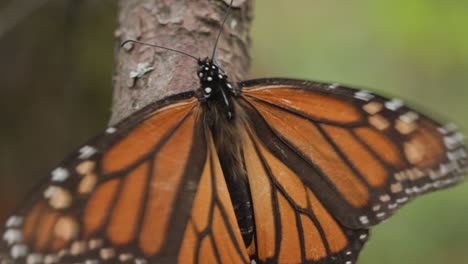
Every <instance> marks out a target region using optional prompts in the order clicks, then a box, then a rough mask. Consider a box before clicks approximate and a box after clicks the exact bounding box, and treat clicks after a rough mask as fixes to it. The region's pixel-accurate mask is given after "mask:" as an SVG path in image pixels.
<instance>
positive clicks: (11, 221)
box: [5, 215, 23, 227]
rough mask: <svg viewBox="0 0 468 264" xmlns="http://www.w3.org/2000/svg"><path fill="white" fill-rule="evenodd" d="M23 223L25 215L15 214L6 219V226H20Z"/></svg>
mask: <svg viewBox="0 0 468 264" xmlns="http://www.w3.org/2000/svg"><path fill="white" fill-rule="evenodd" d="M22 224H23V217H22V216H17V215H13V216H10V217H9V218H8V220H7V221H6V225H5V226H6V227H19V226H20V225H22Z"/></svg>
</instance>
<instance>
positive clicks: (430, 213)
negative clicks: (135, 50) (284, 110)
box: [0, 0, 468, 264]
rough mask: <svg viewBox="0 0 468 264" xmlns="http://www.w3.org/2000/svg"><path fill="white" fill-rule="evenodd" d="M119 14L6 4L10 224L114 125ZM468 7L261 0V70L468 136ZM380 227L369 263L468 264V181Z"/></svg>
mask: <svg viewBox="0 0 468 264" xmlns="http://www.w3.org/2000/svg"><path fill="white" fill-rule="evenodd" d="M25 8H26V9H25ZM116 10H117V7H116V4H115V2H114V1H112V0H66V1H64V0H8V1H1V2H0V219H4V217H5V216H6V214H7V212H8V211H10V210H12V208H13V207H14V206H15V205H16V204H17V203H18V202H19V201H20V200H21V199H22V197H24V196H25V195H26V193H27V191H28V190H29V189H30V188H32V187H33V186H34V184H35V183H36V182H37V181H38V180H39V179H41V178H42V177H43V176H42V175H45V173H46V172H47V171H48V170H49V169H51V168H53V166H54V164H56V163H57V162H58V161H59V160H60V159H61V158H62V157H63V156H64V155H65V154H67V153H68V152H69V151H70V150H72V149H73V148H74V147H76V146H78V145H79V144H80V143H82V142H83V141H85V140H86V139H87V138H89V137H91V136H93V135H94V134H97V133H98V132H99V131H100V130H102V129H103V128H105V127H106V124H107V121H108V118H109V114H110V101H111V100H110V98H111V92H112V73H113V60H114V49H115V48H116V42H115V38H114V30H115V26H116V23H115V21H116ZM467 13H468V2H467V1H455V0H452V1H427V0H392V1H372V0H354V1H337V0H312V1H311V0H294V1H284V0H257V2H256V12H255V21H254V27H253V32H252V39H253V52H252V57H253V59H252V70H251V77H268V76H276V77H294V78H303V79H312V80H320V81H330V82H339V83H343V84H347V85H351V86H355V87H363V88H367V89H370V90H373V91H376V92H380V93H384V94H387V95H394V96H398V97H400V98H403V99H406V101H407V102H409V104H410V105H415V106H417V108H418V109H422V110H424V111H425V112H428V113H429V114H432V115H435V116H438V117H440V118H448V119H450V120H452V121H454V122H456V123H458V124H459V126H460V127H462V128H463V127H464V128H465V131H467V129H468V105H467V104H468V16H467ZM372 233H373V235H372V238H371V240H370V241H369V242H368V244H367V245H366V247H365V249H364V250H363V252H362V254H361V257H360V261H359V263H360V264H375V263H379V264H397V263H398V264H402V263H403V264H404V263H411V264H416V263H425V264H440V263H468V250H467V248H468V183H466V184H462V185H460V186H458V187H456V188H452V189H450V190H447V191H442V192H438V193H434V194H430V195H427V196H425V197H423V198H420V199H418V200H416V201H414V202H412V203H410V204H409V205H407V206H406V207H404V208H403V209H402V210H400V211H399V213H398V214H397V215H396V216H394V217H393V218H391V219H390V220H389V221H387V222H385V223H383V224H381V225H379V226H377V227H375V228H374V229H373V230H372Z"/></svg>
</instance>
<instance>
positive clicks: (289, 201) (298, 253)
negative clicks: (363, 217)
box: [242, 112, 368, 264]
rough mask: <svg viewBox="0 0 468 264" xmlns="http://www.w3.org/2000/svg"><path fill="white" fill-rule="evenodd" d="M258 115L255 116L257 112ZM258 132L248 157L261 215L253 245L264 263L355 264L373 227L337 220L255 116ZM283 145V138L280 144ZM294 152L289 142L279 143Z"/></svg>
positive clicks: (251, 137) (248, 142) (247, 143)
mask: <svg viewBox="0 0 468 264" xmlns="http://www.w3.org/2000/svg"><path fill="white" fill-rule="evenodd" d="M252 114H253V115H252ZM249 116H250V117H251V118H252V121H253V123H254V124H255V129H256V132H253V131H252V130H250V129H249V130H248V131H246V133H245V134H244V136H243V140H242V141H243V142H244V148H243V150H244V157H245V164H246V169H247V174H248V180H249V184H250V191H251V197H252V203H253V209H254V217H255V223H256V224H255V239H254V244H253V245H252V246H251V247H250V248H249V249H250V250H251V251H253V252H254V253H253V255H255V256H256V259H257V260H258V261H259V262H260V263H296V264H299V263H329V264H332V263H333V264H343V263H347V264H350V263H354V262H355V261H356V259H357V257H358V254H359V252H360V250H361V248H362V246H363V245H364V243H365V242H366V241H367V237H368V231H367V230H366V229H362V230H352V229H349V228H347V227H345V226H343V225H341V224H340V223H339V222H337V221H336V220H335V219H334V218H333V216H332V214H331V213H330V212H329V211H328V210H327V209H326V208H325V207H324V206H323V204H322V202H321V201H320V200H319V199H318V198H317V196H316V195H315V194H314V192H313V191H312V190H311V189H310V188H308V187H307V186H306V184H304V182H303V181H301V179H300V177H299V176H298V174H297V173H295V172H294V171H293V170H292V169H290V168H288V165H287V163H286V162H284V161H283V160H280V158H279V157H277V156H276V155H275V154H273V153H272V151H270V150H269V149H268V147H267V146H268V145H269V144H270V143H272V142H268V140H267V141H265V140H261V139H260V138H262V139H264V138H273V137H274V136H275V135H274V134H272V133H271V132H268V131H265V133H258V130H268V128H267V126H266V124H265V123H264V122H263V121H261V120H260V119H259V117H258V116H255V114H254V113H252V112H251V113H250V115H249ZM276 143H279V142H276ZM278 147H280V148H282V151H285V154H291V151H290V150H287V147H286V146H281V145H278Z"/></svg>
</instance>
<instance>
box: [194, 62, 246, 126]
mask: <svg viewBox="0 0 468 264" xmlns="http://www.w3.org/2000/svg"><path fill="white" fill-rule="evenodd" d="M197 74H198V78H199V79H200V89H199V90H198V98H199V100H200V101H201V102H203V103H205V104H206V106H207V107H210V108H213V107H215V108H220V109H219V110H221V111H222V112H224V113H225V115H226V116H227V118H228V119H229V120H231V119H233V118H234V114H235V111H234V110H235V109H234V103H233V98H232V97H236V96H239V94H240V92H239V89H238V88H237V86H236V85H234V84H232V83H230V82H229V81H228V76H227V75H226V74H225V73H224V72H223V71H222V69H221V68H220V67H219V66H217V65H215V64H214V63H213V62H212V60H210V59H208V58H206V59H204V60H199V61H198V70H197Z"/></svg>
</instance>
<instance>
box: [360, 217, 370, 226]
mask: <svg viewBox="0 0 468 264" xmlns="http://www.w3.org/2000/svg"><path fill="white" fill-rule="evenodd" d="M359 221H360V222H361V223H362V224H363V225H367V224H369V218H368V217H367V216H365V215H363V216H360V217H359Z"/></svg>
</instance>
